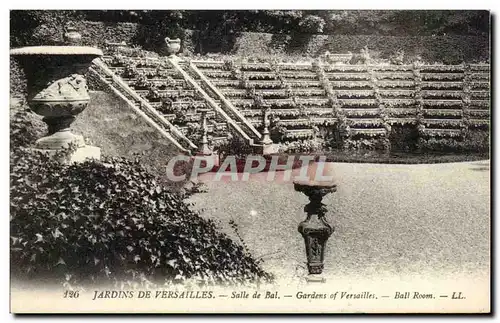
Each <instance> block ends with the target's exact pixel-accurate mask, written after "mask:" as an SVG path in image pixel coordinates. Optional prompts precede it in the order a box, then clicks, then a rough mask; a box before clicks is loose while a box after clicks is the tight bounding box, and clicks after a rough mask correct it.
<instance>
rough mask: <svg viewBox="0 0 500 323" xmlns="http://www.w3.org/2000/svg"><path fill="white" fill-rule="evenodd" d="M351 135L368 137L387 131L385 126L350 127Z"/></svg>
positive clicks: (380, 134)
mask: <svg viewBox="0 0 500 323" xmlns="http://www.w3.org/2000/svg"><path fill="white" fill-rule="evenodd" d="M350 134H351V135H367V136H370V137H377V136H385V135H386V134H387V131H386V130H385V128H375V129H373V128H352V127H351V129H350Z"/></svg>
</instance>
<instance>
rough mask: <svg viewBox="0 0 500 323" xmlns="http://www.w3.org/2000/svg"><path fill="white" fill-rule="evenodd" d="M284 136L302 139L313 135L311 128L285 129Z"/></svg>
mask: <svg viewBox="0 0 500 323" xmlns="http://www.w3.org/2000/svg"><path fill="white" fill-rule="evenodd" d="M284 137H285V138H289V139H304V138H311V137H314V131H313V130H312V129H287V131H286V133H285V136H284Z"/></svg>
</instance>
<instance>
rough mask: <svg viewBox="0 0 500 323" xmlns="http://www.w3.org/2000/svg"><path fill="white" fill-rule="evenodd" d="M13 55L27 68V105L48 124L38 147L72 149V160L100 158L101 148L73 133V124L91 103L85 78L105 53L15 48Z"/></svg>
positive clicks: (82, 49) (75, 48)
mask: <svg viewBox="0 0 500 323" xmlns="http://www.w3.org/2000/svg"><path fill="white" fill-rule="evenodd" d="M73 36H74V35H73ZM73 38H74V39H75V40H76V37H73ZM10 54H11V55H12V56H13V57H15V58H16V59H17V60H18V61H19V63H20V65H21V67H22V68H23V69H24V72H25V75H26V78H27V92H28V105H29V106H30V108H31V109H32V110H33V111H34V112H35V113H37V114H39V115H41V116H43V121H44V122H45V123H46V124H47V125H48V135H47V136H45V137H42V138H40V139H38V140H37V141H36V143H35V148H36V149H40V150H43V151H46V152H48V153H55V152H57V151H61V150H63V149H65V148H70V149H68V153H69V155H68V156H67V157H69V160H70V161H81V160H84V159H86V158H96V159H98V158H100V149H99V148H98V147H92V146H88V145H86V144H85V141H84V139H83V137H82V136H80V135H75V134H73V133H72V132H71V130H70V125H71V123H72V122H73V121H74V120H75V117H76V116H77V115H78V114H79V113H81V112H82V111H83V110H84V109H85V108H86V107H87V105H88V103H89V100H90V97H89V93H88V88H87V81H86V79H85V76H84V75H85V73H86V72H87V70H88V68H89V66H90V64H91V63H92V60H93V59H95V58H97V57H99V56H102V51H101V50H99V49H97V48H92V47H83V46H34V47H23V48H17V49H13V50H11V51H10Z"/></svg>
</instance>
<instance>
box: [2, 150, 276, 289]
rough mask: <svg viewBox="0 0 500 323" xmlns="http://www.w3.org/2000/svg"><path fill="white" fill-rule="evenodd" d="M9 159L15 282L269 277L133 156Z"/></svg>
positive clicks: (16, 154) (27, 153)
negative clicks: (67, 161)
mask: <svg viewBox="0 0 500 323" xmlns="http://www.w3.org/2000/svg"><path fill="white" fill-rule="evenodd" d="M10 157H11V160H10V162H11V171H10V185H11V191H10V194H11V195H10V196H11V201H10V213H11V219H10V233H11V266H12V272H13V273H15V274H16V276H18V277H19V278H20V279H36V280H41V279H46V280H49V281H55V282H66V283H68V284H70V285H75V284H77V285H86V284H92V283H96V284H102V283H120V282H121V283H123V282H131V283H132V282H133V283H141V284H146V285H147V284H153V285H154V284H156V283H158V284H162V283H165V281H177V280H184V279H186V278H195V279H199V280H200V281H201V282H205V283H239V282H250V281H258V280H269V279H271V278H272V277H271V276H270V275H269V274H267V273H265V272H264V271H263V270H262V269H261V267H260V266H259V264H258V263H257V262H256V261H255V260H254V259H253V258H252V257H251V255H250V254H248V253H247V252H245V250H244V249H243V248H242V247H241V246H240V245H237V244H235V243H234V242H233V241H232V240H231V239H229V238H228V237H227V236H226V235H224V234H222V233H219V232H218V231H217V229H216V226H215V224H214V223H213V222H212V221H211V220H205V219H203V218H201V217H200V216H199V215H198V214H196V213H194V212H193V211H191V210H190V209H189V207H188V205H187V204H186V203H185V202H184V201H183V200H182V196H181V195H179V194H175V193H169V192H168V191H166V189H165V188H164V187H163V186H162V185H161V184H159V183H158V182H157V180H156V179H155V177H154V176H153V175H151V174H150V173H148V172H147V171H146V170H145V168H144V167H143V166H142V165H141V164H140V163H139V160H126V159H124V158H109V157H105V158H103V160H102V162H99V161H87V162H84V163H80V164H73V165H62V164H60V163H57V162H55V161H54V160H53V159H50V158H49V157H47V156H45V155H43V154H42V153H36V152H33V151H31V150H27V149H24V148H16V149H13V150H11V155H10Z"/></svg>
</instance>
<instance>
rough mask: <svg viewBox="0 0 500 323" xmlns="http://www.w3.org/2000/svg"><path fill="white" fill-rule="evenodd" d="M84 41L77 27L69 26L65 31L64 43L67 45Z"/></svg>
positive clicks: (74, 44)
mask: <svg viewBox="0 0 500 323" xmlns="http://www.w3.org/2000/svg"><path fill="white" fill-rule="evenodd" d="M81 42H82V35H81V34H80V33H79V32H78V30H77V29H76V27H74V26H67V27H66V32H65V33H64V43H65V44H67V45H73V46H78V45H80V44H81Z"/></svg>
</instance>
